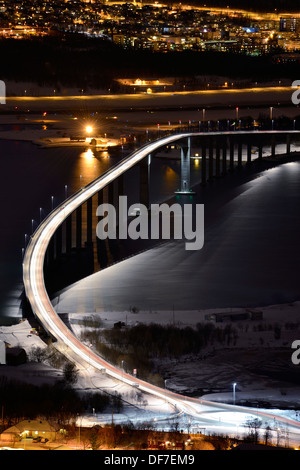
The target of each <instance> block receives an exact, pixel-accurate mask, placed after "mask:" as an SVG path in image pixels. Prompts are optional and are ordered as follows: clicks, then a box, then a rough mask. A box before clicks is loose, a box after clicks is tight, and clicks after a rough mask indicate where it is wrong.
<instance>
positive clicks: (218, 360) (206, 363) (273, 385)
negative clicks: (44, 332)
mask: <svg viewBox="0 0 300 470" xmlns="http://www.w3.org/2000/svg"><path fill="white" fill-rule="evenodd" d="M236 310H237V309H232V310H230V309H224V310H223V311H226V312H228V311H231V312H234V311H236ZM257 310H260V311H262V312H263V320H262V321H260V322H251V321H249V322H248V321H240V322H235V323H234V325H233V326H234V327H237V328H239V329H240V330H241V331H242V333H243V334H241V336H240V337H239V340H238V342H237V344H236V346H235V348H234V347H231V348H230V350H229V349H225V350H224V351H222V349H221V348H220V349H219V350H218V351H215V353H214V355H208V357H207V358H206V359H204V360H201V359H200V358H185V359H184V360H182V361H177V364H176V363H171V362H169V363H168V362H166V363H165V369H166V370H165V371H169V378H168V380H167V382H166V386H167V388H168V389H172V390H174V391H178V392H182V393H184V392H185V391H187V388H188V386H189V385H188V384H189V383H191V382H193V381H194V382H195V381H197V380H202V382H203V380H205V381H206V386H207V388H208V389H210V390H212V389H213V388H214V387H215V388H216V392H215V393H209V394H204V395H202V397H201V398H202V399H204V400H209V401H213V402H216V404H217V403H222V402H225V403H226V402H227V403H231V402H232V379H233V378H235V380H236V382H237V388H236V402H237V403H238V404H241V405H242V406H245V405H246V406H247V403H248V402H251V403H252V405H253V406H252V408H250V409H249V412H244V411H241V412H240V413H239V412H234V413H233V412H232V411H228V410H227V411H226V410H217V409H211V408H209V407H207V406H204V405H203V406H202V407H201V406H200V407H199V410H198V412H196V413H193V416H191V415H189V413H188V411H187V412H186V413H184V412H182V411H180V410H177V409H176V408H174V406H173V405H172V404H170V403H168V402H167V400H162V399H160V398H157V397H154V396H150V395H145V394H142V393H141V392H140V391H139V392H137V391H136V389H133V388H132V387H130V386H127V385H125V384H122V383H121V382H119V381H117V380H115V379H113V378H111V377H109V376H107V375H106V374H103V373H101V372H97V371H95V370H92V369H90V370H86V369H85V370H80V374H79V380H78V383H77V385H76V387H77V388H78V390H80V391H81V392H84V391H85V390H88V391H91V390H101V391H103V392H105V393H109V394H112V395H113V394H115V393H116V392H117V393H119V394H121V396H122V398H123V400H124V407H123V409H122V411H121V413H114V415H113V416H112V414H111V413H110V412H108V413H95V414H91V415H85V416H81V417H80V418H79V421H78V424H80V425H81V426H93V425H94V424H104V423H110V422H111V421H112V419H113V420H114V423H129V422H133V423H135V424H137V423H139V424H145V423H147V424H151V426H153V427H154V428H156V429H158V430H169V429H172V428H174V426H178V428H179V429H182V430H193V431H194V432H202V433H205V434H213V433H216V434H217V433H220V434H229V435H231V436H240V437H242V436H245V435H246V434H247V432H248V431H249V429H248V427H247V424H246V423H247V422H248V421H249V420H253V419H255V418H256V410H259V411H260V412H261V411H264V410H263V408H261V406H259V405H261V403H269V404H270V405H273V407H272V408H269V407H268V408H267V409H266V410H265V411H266V412H267V413H268V414H271V415H274V419H271V418H270V417H267V418H266V419H265V420H264V419H262V420H261V432H263V429H264V428H265V427H266V426H267V425H268V426H270V427H271V428H272V430H273V431H272V433H273V441H274V442H277V441H278V439H280V442H281V443H283V442H285V443H286V442H287V440H288V443H289V445H299V444H300V434H298V431H295V429H294V428H289V427H288V426H287V425H286V426H285V425H284V424H282V423H280V422H278V421H277V418H276V416H282V417H284V418H289V419H292V420H295V421H299V416H298V412H297V411H296V410H297V404H300V403H299V402H300V399H299V396H300V393H299V392H300V387H297V386H294V385H293V384H289V383H288V384H285V385H284V383H283V382H281V383H280V380H279V379H276V380H275V379H274V380H272V379H270V378H268V377H265V375H264V374H263V375H260V373H259V370H257V372H258V373H257V374H256V373H255V371H252V376H251V380H249V377H250V375H251V374H250V373H249V372H248V371H247V368H249V366H251V364H252V365H253V367H254V369H255V367H256V366H257V363H259V362H261V363H263V352H262V350H261V348H259V350H256V347H257V346H258V343H260V342H261V341H260V340H259V337H261V335H263V334H264V333H265V342H264V348H263V351H264V352H265V354H266V356H268V355H272V353H273V352H274V351H275V353H274V361H275V363H276V360H277V359H278V357H277V352H278V350H281V349H282V348H283V349H285V351H287V349H288V346H289V344H290V341H291V340H294V339H295V336H296V335H297V334H296V331H298V332H299V328H297V329H296V331H295V329H291V330H284V324H286V323H294V324H295V325H296V324H297V323H298V321H299V318H300V316H299V315H300V302H295V303H293V304H289V305H275V306H269V307H264V308H261V309H257ZM220 311H221V310H220V309H218V312H220ZM239 311H240V310H239ZM208 313H213V311H212V310H210V311H200V312H199V311H198V312H176V313H175V314H174V315H173V312H172V311H169V312H151V313H149V312H138V313H132V312H112V313H110V312H98V313H95V312H93V313H92V314H91V316H92V317H93V318H95V316H96V317H100V318H101V319H102V321H103V326H104V327H106V328H110V327H112V326H113V323H114V322H116V321H124V322H125V323H127V325H135V324H137V323H138V322H143V323H149V322H153V321H154V319H155V318H156V319H159V322H160V323H162V324H173V323H174V322H175V324H176V325H178V326H182V327H183V326H187V325H189V326H193V325H195V324H196V323H198V322H199V321H207V320H205V315H207V314H208ZM179 314H180V317H181V318H184V321H178V318H179ZM87 316H89V315H88V314H85V315H84V317H85V318H87ZM82 318H83V315H79V314H73V315H72V314H71V315H70V323H71V327H72V330H73V331H74V333H75V334H76V335H80V332H81V331H82V328H83V326H82V323H81V322H80V320H81V319H82ZM274 322H276V324H278V325H279V326H281V327H282V335H281V339H280V341H279V342H278V340H275V339H274V338H273V336H274V335H273V333H272V331H268V330H266V331H260V333H259V336H257V335H255V334H254V335H253V334H251V335H249V337H248V335H247V331H246V330H247V328H250V327H251V328H253V326H254V325H255V324H256V326H258V325H259V324H265V325H268V324H274ZM220 325H222V324H220ZM247 325H248V327H247ZM33 331H34V330H32V328H31V326H30V324H29V322H28V321H27V320H24V321H22V322H20V323H19V324H18V325H14V326H9V327H0V340H1V341H5V342H6V343H9V345H10V346H11V347H13V346H20V347H22V348H24V349H25V350H26V352H27V353H30V351H31V349H32V348H34V347H47V346H46V345H45V343H43V341H42V340H41V339H40V338H39V336H37V335H36V334H34V333H33ZM247 338H248V339H247ZM256 341H257V343H256ZM284 346H285V347H284ZM256 351H257V352H258V355H256ZM222 358H223V359H222ZM237 358H238V360H237ZM246 363H247V365H246ZM170 370H171V372H170ZM0 375H5V376H7V377H11V378H15V379H16V378H19V379H21V380H24V381H29V382H30V383H43V382H45V381H51V380H57V379H59V378H61V377H62V372H61V371H60V370H57V369H54V368H52V367H51V366H49V365H47V364H41V363H32V362H31V363H27V364H24V365H21V366H17V367H16V366H15V367H13V366H1V368H0ZM184 379H186V383H185V382H184ZM180 380H182V381H183V384H182V383H181V384H180ZM247 380H248V382H247ZM245 384H246V386H245ZM222 387H224V389H225V391H223V392H222V391H220V388H222ZM195 388H197V387H195ZM198 388H199V387H198ZM226 388H227V390H226ZM255 404H256V405H255ZM276 404H278V405H279V406H278V407H276ZM290 405H292V406H294V407H295V408H294V409H293V410H292V409H288V408H289V406H290ZM251 410H252V411H251ZM260 419H261V418H260ZM278 433H280V435H279V434H278ZM278 436H279V437H278Z"/></svg>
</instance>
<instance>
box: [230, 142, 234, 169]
mask: <svg viewBox="0 0 300 470" xmlns="http://www.w3.org/2000/svg"><path fill="white" fill-rule="evenodd" d="M229 148H230V163H229V169H230V171H233V170H234V148H235V141H234V138H233V137H230V138H229Z"/></svg>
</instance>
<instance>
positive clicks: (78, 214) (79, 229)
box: [76, 206, 82, 251]
mask: <svg viewBox="0 0 300 470" xmlns="http://www.w3.org/2000/svg"><path fill="white" fill-rule="evenodd" d="M81 247H82V206H79V207H78V208H77V209H76V249H77V251H80V250H81Z"/></svg>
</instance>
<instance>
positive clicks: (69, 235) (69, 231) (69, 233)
mask: <svg viewBox="0 0 300 470" xmlns="http://www.w3.org/2000/svg"><path fill="white" fill-rule="evenodd" d="M71 251H72V214H71V215H69V217H67V220H66V253H67V255H69V254H70V253H71Z"/></svg>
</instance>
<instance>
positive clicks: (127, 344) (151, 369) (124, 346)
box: [80, 323, 237, 386]
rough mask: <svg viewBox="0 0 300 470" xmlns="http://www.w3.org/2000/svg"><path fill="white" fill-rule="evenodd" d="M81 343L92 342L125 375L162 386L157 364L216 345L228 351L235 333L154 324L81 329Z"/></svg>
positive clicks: (232, 330) (226, 329)
mask: <svg viewBox="0 0 300 470" xmlns="http://www.w3.org/2000/svg"><path fill="white" fill-rule="evenodd" d="M80 339H81V340H84V341H86V342H91V343H92V344H93V345H94V347H95V348H96V349H97V351H98V352H99V354H100V355H101V356H103V357H105V358H106V360H108V361H109V362H111V363H113V364H117V365H119V366H122V367H123V368H124V370H125V371H126V372H130V373H132V371H133V369H137V370H138V376H139V377H140V378H142V379H144V380H148V381H149V382H151V383H155V385H160V386H162V385H163V383H164V382H163V379H162V377H161V376H160V375H159V373H158V369H157V367H156V365H155V364H156V362H157V360H160V359H179V358H180V357H183V356H186V355H196V354H199V353H200V352H201V351H202V350H203V349H204V348H205V347H206V346H208V345H213V344H215V343H218V344H222V345H224V346H227V347H228V346H230V345H232V344H234V343H235V341H236V339H237V331H236V329H235V328H233V327H232V325H231V324H227V325H225V326H224V327H217V326H215V325H214V324H212V323H203V324H202V323H198V324H197V325H196V328H192V327H185V328H180V327H178V326H175V325H159V324H154V323H153V324H149V325H146V324H138V325H136V326H133V327H131V328H121V329H120V328H113V329H103V330H99V329H96V330H95V329H84V330H83V331H82V334H81V337H80Z"/></svg>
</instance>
